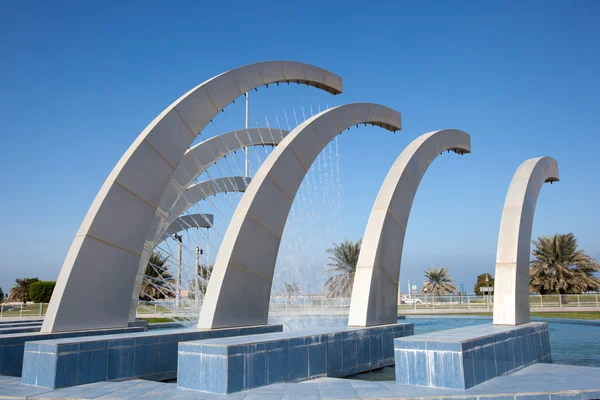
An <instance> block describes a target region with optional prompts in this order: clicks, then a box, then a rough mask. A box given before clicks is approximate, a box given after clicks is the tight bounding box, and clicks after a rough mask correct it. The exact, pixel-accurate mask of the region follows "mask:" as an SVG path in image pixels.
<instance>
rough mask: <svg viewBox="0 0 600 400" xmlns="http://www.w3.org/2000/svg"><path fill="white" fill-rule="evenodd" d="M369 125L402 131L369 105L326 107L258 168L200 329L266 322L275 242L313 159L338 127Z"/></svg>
mask: <svg viewBox="0 0 600 400" xmlns="http://www.w3.org/2000/svg"><path fill="white" fill-rule="evenodd" d="M363 123H368V124H371V125H377V126H380V127H383V128H385V129H387V130H390V131H396V130H399V129H401V123H400V113H398V112H397V111H394V110H392V109H390V108H387V107H384V106H380V105H377V104H370V103H355V104H347V105H343V106H339V107H334V108H331V109H328V110H325V111H323V112H321V113H319V114H317V115H315V116H313V117H311V118H309V119H307V120H306V121H304V122H303V123H301V124H300V125H298V126H297V127H296V128H295V129H294V130H292V132H290V133H289V134H288V135H287V136H286V137H285V138H284V139H283V140H282V141H281V143H280V144H279V145H278V146H277V147H276V148H275V149H274V150H273V152H272V153H271V154H270V155H269V156H268V157H267V159H266V160H265V161H264V162H263V164H262V165H261V167H260V168H259V169H258V171H257V172H256V174H255V175H254V177H253V178H252V182H250V185H248V189H247V190H246V193H245V194H244V195H243V196H242V199H241V200H240V203H239V205H238V207H237V209H236V211H235V213H234V215H233V218H232V220H231V223H230V224H229V227H228V229H227V232H226V233H225V236H224V238H223V241H222V243H221V248H220V249H219V253H218V255H217V258H216V262H215V266H214V269H213V273H212V275H211V279H210V282H209V285H208V290H207V293H206V296H205V298H204V303H203V305H202V309H201V311H200V319H199V322H198V327H199V328H222V327H235V326H247V325H261V324H266V323H267V319H268V312H269V297H270V294H271V284H272V281H273V273H274V269H275V262H276V259H277V253H278V251H279V244H280V241H281V236H282V234H283V229H284V227H285V223H286V220H287V218H288V214H289V211H290V208H291V206H292V202H293V200H294V197H295V196H296V193H297V191H298V189H299V187H300V185H301V183H302V180H303V179H304V176H305V175H306V173H307V171H308V169H309V168H310V166H311V165H312V163H313V161H314V160H315V159H316V157H317V156H318V155H319V153H320V152H321V150H322V149H323V148H324V147H325V146H326V145H327V144H328V143H329V142H330V141H331V140H332V139H333V138H334V137H335V136H336V135H337V134H338V133H340V132H341V131H343V130H345V129H347V128H349V127H350V126H352V125H355V124H363Z"/></svg>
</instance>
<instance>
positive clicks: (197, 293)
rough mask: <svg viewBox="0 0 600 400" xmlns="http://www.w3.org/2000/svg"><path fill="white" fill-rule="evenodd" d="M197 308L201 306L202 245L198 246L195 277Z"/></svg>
mask: <svg viewBox="0 0 600 400" xmlns="http://www.w3.org/2000/svg"><path fill="white" fill-rule="evenodd" d="M195 283H196V285H195V289H196V290H195V292H196V293H194V295H195V296H196V308H200V306H199V305H200V246H196V278H195Z"/></svg>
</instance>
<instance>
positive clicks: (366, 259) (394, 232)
mask: <svg viewBox="0 0 600 400" xmlns="http://www.w3.org/2000/svg"><path fill="white" fill-rule="evenodd" d="M444 151H453V152H455V153H458V154H465V153H470V152H471V137H470V136H469V135H468V134H467V133H465V132H463V131H459V130H456V129H445V130H440V131H434V132H429V133H426V134H424V135H421V136H419V137H418V138H417V139H415V140H414V141H413V142H412V143H410V144H409V145H408V146H407V147H406V149H405V150H404V151H403V152H402V154H400V156H399V157H398V158H397V159H396V161H395V162H394V165H392V168H391V169H390V171H389V172H388V174H387V176H386V177H385V180H384V181H383V184H382V185H381V188H380V189H379V194H378V195H377V199H376V200H375V204H374V205H373V209H372V210H371V215H370V216H369V222H368V223H367V228H366V230H365V235H364V236H363V241H362V246H361V250H360V254H359V256H358V263H357V266H356V274H355V276H354V286H353V288H352V299H351V301H350V315H349V318H348V325H349V326H372V325H381V324H391V323H396V322H397V319H398V280H399V279H400V278H399V277H400V263H401V261H402V248H403V246H404V237H405V235H406V226H407V224H408V218H409V216H410V210H411V208H412V204H413V200H414V198H415V195H416V193H417V189H418V188H419V184H420V183H421V179H422V178H423V175H425V172H426V171H427V168H429V165H430V164H431V163H432V162H433V160H434V159H435V158H436V157H437V156H438V155H440V153H442V152H444Z"/></svg>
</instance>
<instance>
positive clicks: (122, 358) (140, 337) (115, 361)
mask: <svg viewBox="0 0 600 400" xmlns="http://www.w3.org/2000/svg"><path fill="white" fill-rule="evenodd" d="M281 330H282V326H281V325H265V326H257V327H244V328H228V329H215V330H199V329H157V330H150V331H148V332H139V333H125V334H119V335H109V336H103V337H76V338H68V339H56V340H44V341H37V342H27V343H26V344H25V359H24V362H23V375H22V382H23V383H25V384H29V385H35V386H41V387H45V388H52V389H55V388H64V387H69V386H76V385H84V384H87V383H92V382H100V381H110V380H123V379H131V378H143V379H149V380H156V381H160V380H168V379H173V378H175V377H176V376H177V343H178V342H181V341H185V340H198V339H205V338H206V339H210V338H220V337H229V336H238V335H253V334H256V333H267V332H281Z"/></svg>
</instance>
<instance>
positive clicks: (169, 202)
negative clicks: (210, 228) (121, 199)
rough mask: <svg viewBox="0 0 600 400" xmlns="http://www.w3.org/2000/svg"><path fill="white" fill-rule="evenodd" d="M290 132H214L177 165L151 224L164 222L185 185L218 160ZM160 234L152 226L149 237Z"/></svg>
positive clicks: (278, 139) (275, 141)
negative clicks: (214, 134) (215, 133)
mask: <svg viewBox="0 0 600 400" xmlns="http://www.w3.org/2000/svg"><path fill="white" fill-rule="evenodd" d="M288 133H289V132H288V131H285V130H279V129H269V128H249V129H242V130H239V131H232V132H227V133H224V134H222V135H218V136H214V137H212V138H210V139H206V140H205V141H203V142H200V143H198V144H197V145H195V146H192V147H191V148H190V149H188V150H187V151H186V152H185V153H184V155H183V157H182V158H181V161H180V162H179V164H178V165H177V168H175V171H174V172H173V177H172V178H171V180H170V181H169V184H168V186H167V188H166V189H165V192H164V193H163V195H162V197H161V199H160V203H159V205H158V209H157V210H156V214H155V216H154V221H153V223H152V226H153V227H155V226H158V225H164V223H165V221H164V220H165V219H166V216H167V215H169V214H172V213H173V207H174V205H175V204H176V203H177V202H178V201H179V200H180V199H181V197H182V196H183V194H184V192H185V189H186V188H188V187H190V185H192V184H193V182H194V181H195V180H196V178H198V177H199V176H200V175H202V174H203V173H204V172H205V171H206V170H207V169H208V168H209V167H210V166H212V165H214V164H215V163H216V162H217V161H219V160H220V159H222V158H223V157H226V156H227V155H228V154H231V153H233V152H235V151H238V150H241V149H243V148H246V147H251V146H260V145H265V146H276V145H277V144H279V142H281V140H282V139H283V138H284V137H285V136H286V135H287V134H288ZM177 215H179V214H177ZM153 235H156V236H154V237H153ZM158 237H160V232H158V231H156V230H154V231H153V230H152V229H151V231H150V234H149V237H148V239H147V240H148V241H149V242H153V241H155V240H156V239H157V238H158Z"/></svg>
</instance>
